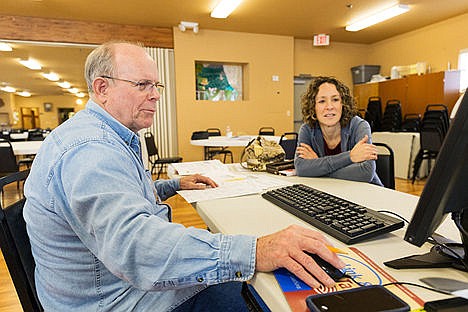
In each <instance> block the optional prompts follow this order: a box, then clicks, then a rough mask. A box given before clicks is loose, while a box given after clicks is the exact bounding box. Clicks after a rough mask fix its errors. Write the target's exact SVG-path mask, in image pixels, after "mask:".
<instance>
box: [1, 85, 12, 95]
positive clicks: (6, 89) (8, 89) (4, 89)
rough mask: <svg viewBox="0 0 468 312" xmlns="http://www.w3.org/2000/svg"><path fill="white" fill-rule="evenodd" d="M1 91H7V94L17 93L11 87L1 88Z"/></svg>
mask: <svg viewBox="0 0 468 312" xmlns="http://www.w3.org/2000/svg"><path fill="white" fill-rule="evenodd" d="M0 90H2V91H5V92H9V93H13V92H16V89H15V88H13V87H10V86H4V87H1V88H0Z"/></svg>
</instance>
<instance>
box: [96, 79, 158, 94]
mask: <svg viewBox="0 0 468 312" xmlns="http://www.w3.org/2000/svg"><path fill="white" fill-rule="evenodd" d="M101 77H102V78H107V79H112V80H120V81H125V82H129V83H131V84H132V86H134V87H137V88H138V90H140V91H146V92H150V91H151V88H152V87H155V88H156V90H157V91H158V93H161V92H163V91H164V85H163V84H162V83H160V82H154V81H151V80H145V79H143V80H138V81H133V80H128V79H121V78H115V77H110V76H101Z"/></svg>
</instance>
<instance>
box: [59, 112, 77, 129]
mask: <svg viewBox="0 0 468 312" xmlns="http://www.w3.org/2000/svg"><path fill="white" fill-rule="evenodd" d="M73 115H75V109H74V108H59V109H58V118H59V125H60V124H62V123H63V122H65V121H66V120H68V119H70V118H72V117H73Z"/></svg>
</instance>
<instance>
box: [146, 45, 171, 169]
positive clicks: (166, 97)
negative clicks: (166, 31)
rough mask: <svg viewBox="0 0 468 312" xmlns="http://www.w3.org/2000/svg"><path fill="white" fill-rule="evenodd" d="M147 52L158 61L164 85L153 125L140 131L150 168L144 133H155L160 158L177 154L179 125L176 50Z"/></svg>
mask: <svg viewBox="0 0 468 312" xmlns="http://www.w3.org/2000/svg"><path fill="white" fill-rule="evenodd" d="M145 50H146V52H148V54H149V55H150V56H151V57H152V58H153V59H154V60H155V61H156V63H157V65H158V70H159V80H160V82H161V83H163V84H164V91H163V92H162V94H161V98H160V99H159V102H158V103H157V104H156V114H155V115H154V120H153V125H152V126H151V127H150V128H148V129H143V130H141V131H140V133H139V134H140V138H141V146H142V155H143V162H144V163H145V165H146V166H147V168H148V154H147V152H146V144H145V142H144V135H143V134H144V133H145V132H147V131H150V132H152V133H153V136H154V140H155V143H156V146H157V147H158V150H159V156H160V157H169V156H173V155H176V154H177V125H176V106H175V79H174V50H173V49H163V48H150V47H146V48H145Z"/></svg>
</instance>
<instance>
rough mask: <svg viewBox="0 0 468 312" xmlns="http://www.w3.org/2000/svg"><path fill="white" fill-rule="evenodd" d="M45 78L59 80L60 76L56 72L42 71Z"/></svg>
mask: <svg viewBox="0 0 468 312" xmlns="http://www.w3.org/2000/svg"><path fill="white" fill-rule="evenodd" d="M41 75H42V76H43V77H44V78H47V79H49V80H50V81H59V80H60V77H59V75H57V74H56V73H53V72H50V73H48V74H47V73H42V74H41Z"/></svg>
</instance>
